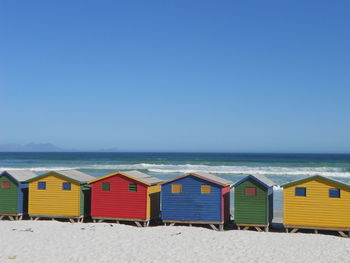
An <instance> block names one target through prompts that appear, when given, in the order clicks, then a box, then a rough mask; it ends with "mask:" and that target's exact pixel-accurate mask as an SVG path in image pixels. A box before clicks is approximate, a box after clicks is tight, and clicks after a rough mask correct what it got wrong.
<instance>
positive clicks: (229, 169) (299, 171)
mask: <svg viewBox="0 0 350 263" xmlns="http://www.w3.org/2000/svg"><path fill="white" fill-rule="evenodd" d="M21 169H22V170H27V169H29V170H31V171H34V172H44V171H52V170H56V171H60V170H71V169H85V170H91V169H92V170H146V171H149V172H151V173H188V172H209V173H216V174H261V175H281V176H283V175H303V176H313V175H323V176H331V177H350V172H348V171H346V170H345V169H343V168H338V167H275V166H259V167H258V166H228V165H221V166H213V165H195V164H178V165H176V164H152V163H138V164H94V165H77V166H67V167H62V166H60V167H26V168H13V167H0V170H21Z"/></svg>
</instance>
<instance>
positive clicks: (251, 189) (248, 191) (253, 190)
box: [244, 187, 256, 195]
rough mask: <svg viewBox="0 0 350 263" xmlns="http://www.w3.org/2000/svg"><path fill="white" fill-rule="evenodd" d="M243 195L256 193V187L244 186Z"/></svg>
mask: <svg viewBox="0 0 350 263" xmlns="http://www.w3.org/2000/svg"><path fill="white" fill-rule="evenodd" d="M244 194H245V195H256V187H246V188H244Z"/></svg>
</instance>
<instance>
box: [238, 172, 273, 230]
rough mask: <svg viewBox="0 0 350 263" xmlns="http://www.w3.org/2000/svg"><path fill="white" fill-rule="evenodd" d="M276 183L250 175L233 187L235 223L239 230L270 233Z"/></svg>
mask: <svg viewBox="0 0 350 263" xmlns="http://www.w3.org/2000/svg"><path fill="white" fill-rule="evenodd" d="M273 185H274V183H273V182H272V181H270V180H269V179H267V178H266V177H265V176H261V175H256V176H253V175H248V176H246V177H244V178H243V179H242V180H240V181H238V182H237V183H236V184H234V185H233V187H234V190H235V191H234V221H235V224H236V225H237V226H238V229H241V227H243V229H244V230H246V229H249V228H250V227H254V228H255V229H256V230H258V231H262V230H261V228H262V227H264V228H265V231H268V228H269V225H270V223H271V222H272V219H273Z"/></svg>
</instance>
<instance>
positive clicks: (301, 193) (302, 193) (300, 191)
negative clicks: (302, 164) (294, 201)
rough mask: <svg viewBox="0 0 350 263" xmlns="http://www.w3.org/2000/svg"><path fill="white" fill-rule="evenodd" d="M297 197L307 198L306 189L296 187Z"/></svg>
mask: <svg viewBox="0 0 350 263" xmlns="http://www.w3.org/2000/svg"><path fill="white" fill-rule="evenodd" d="M295 196H306V187H295Z"/></svg>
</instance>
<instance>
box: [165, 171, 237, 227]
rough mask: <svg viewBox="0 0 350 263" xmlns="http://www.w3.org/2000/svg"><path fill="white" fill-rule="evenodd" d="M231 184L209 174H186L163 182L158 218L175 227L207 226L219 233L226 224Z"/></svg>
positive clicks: (228, 213) (228, 218)
mask: <svg viewBox="0 0 350 263" xmlns="http://www.w3.org/2000/svg"><path fill="white" fill-rule="evenodd" d="M230 184H232V182H231V181H229V180H226V179H223V178H221V177H218V176H215V175H212V174H209V173H202V172H197V173H188V174H185V175H183V176H179V177H176V178H174V179H171V180H168V181H165V182H163V183H162V184H161V185H162V189H161V211H162V212H161V215H162V216H161V218H162V220H163V222H164V224H165V225H166V224H167V223H170V225H174V224H175V223H186V224H187V223H188V224H190V225H191V224H209V225H210V226H211V227H212V228H213V229H215V230H217V228H216V225H218V226H219V229H220V230H223V226H224V223H225V222H227V221H229V220H230Z"/></svg>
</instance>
